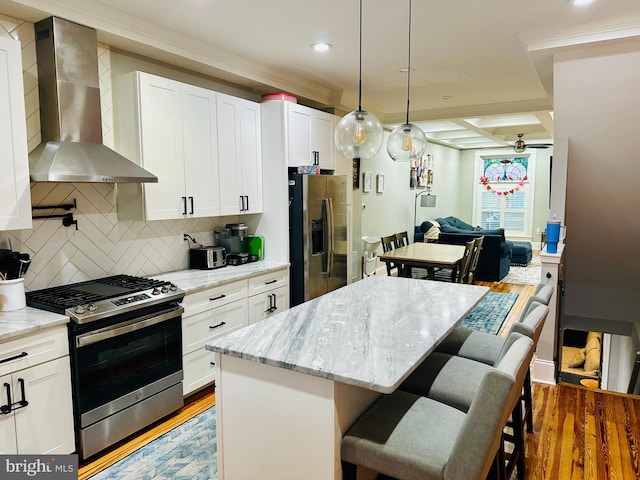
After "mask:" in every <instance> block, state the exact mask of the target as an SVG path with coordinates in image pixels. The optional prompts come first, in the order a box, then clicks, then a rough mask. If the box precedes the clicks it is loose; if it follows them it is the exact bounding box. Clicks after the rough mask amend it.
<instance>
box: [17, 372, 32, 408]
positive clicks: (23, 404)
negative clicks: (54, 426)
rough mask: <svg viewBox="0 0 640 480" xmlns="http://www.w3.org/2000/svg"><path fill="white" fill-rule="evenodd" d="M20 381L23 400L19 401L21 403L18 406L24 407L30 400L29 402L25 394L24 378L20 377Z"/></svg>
mask: <svg viewBox="0 0 640 480" xmlns="http://www.w3.org/2000/svg"><path fill="white" fill-rule="evenodd" d="M18 383H19V384H20V395H22V400H20V401H19V402H17V403H18V404H19V405H20V406H19V407H18V408H23V407H26V406H27V405H29V402H27V397H26V396H25V394H24V378H19V379H18Z"/></svg>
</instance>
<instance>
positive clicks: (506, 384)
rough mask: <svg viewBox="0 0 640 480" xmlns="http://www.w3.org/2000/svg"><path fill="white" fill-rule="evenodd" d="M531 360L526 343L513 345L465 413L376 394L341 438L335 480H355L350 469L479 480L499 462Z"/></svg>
mask: <svg viewBox="0 0 640 480" xmlns="http://www.w3.org/2000/svg"><path fill="white" fill-rule="evenodd" d="M531 355H533V342H532V340H531V339H529V338H527V337H524V336H520V338H517V339H516V340H515V341H514V342H513V344H512V346H511V347H510V348H509V351H508V352H507V353H506V354H505V355H504V357H503V358H502V360H501V362H500V368H493V367H489V368H487V369H486V371H485V372H484V373H483V374H482V376H481V377H480V379H479V383H478V386H477V390H476V392H475V396H474V398H473V399H472V401H471V402H470V405H469V407H468V409H466V410H465V411H463V410H460V409H458V408H456V407H453V406H451V405H448V404H446V403H443V402H439V401H437V400H434V399H432V398H428V397H425V396H421V395H416V394H413V393H409V392H404V391H401V390H397V391H395V392H394V393H392V394H390V395H383V396H382V397H380V398H379V399H378V400H377V401H376V402H375V403H374V404H373V405H372V406H371V407H370V408H369V409H368V410H367V411H366V412H365V413H364V414H363V415H362V416H361V417H360V418H359V419H358V420H357V421H356V423H355V424H354V425H353V426H352V427H351V428H350V429H349V430H348V431H347V433H346V435H345V436H344V437H343V439H342V445H341V455H342V464H343V479H344V480H355V478H356V473H357V472H356V470H357V466H358V465H361V466H365V467H367V468H370V469H373V470H375V471H377V472H379V473H382V474H385V475H389V476H391V477H393V478H396V479H398V480H414V479H415V480H417V479H420V480H435V479H437V480H454V479H483V478H485V477H486V476H487V474H489V473H490V471H491V470H492V467H495V466H497V465H498V464H497V463H496V459H497V460H498V461H500V458H501V457H500V454H499V452H501V451H502V448H501V446H502V445H501V444H502V430H503V427H504V425H505V424H506V421H507V419H508V418H509V416H510V414H511V412H512V410H513V408H514V406H515V405H516V404H517V403H519V402H518V399H519V397H520V390H521V388H522V385H521V384H519V383H518V379H522V378H524V371H525V370H526V369H527V368H528V362H529V361H530V358H531ZM495 473H496V475H497V476H498V477H500V475H501V474H500V472H495Z"/></svg>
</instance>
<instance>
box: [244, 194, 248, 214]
mask: <svg viewBox="0 0 640 480" xmlns="http://www.w3.org/2000/svg"><path fill="white" fill-rule="evenodd" d="M244 199H245V200H246V201H245V204H244V211H245V212H246V211H247V210H249V195H245V196H244Z"/></svg>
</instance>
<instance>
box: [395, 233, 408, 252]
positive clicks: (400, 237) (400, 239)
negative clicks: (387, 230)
mask: <svg viewBox="0 0 640 480" xmlns="http://www.w3.org/2000/svg"><path fill="white" fill-rule="evenodd" d="M395 236H396V238H395V241H394V244H395V247H396V248H400V247H406V246H407V245H409V235H408V234H407V232H406V231H404V232H399V233H396V235H395Z"/></svg>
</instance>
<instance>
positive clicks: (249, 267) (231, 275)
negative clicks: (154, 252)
mask: <svg viewBox="0 0 640 480" xmlns="http://www.w3.org/2000/svg"><path fill="white" fill-rule="evenodd" d="M288 266H289V264H288V263H285V262H275V261H269V260H263V261H260V262H251V263H245V264H244V265H227V266H226V267H222V268H216V269H213V270H179V271H176V272H170V273H164V274H161V275H151V276H152V277H153V278H155V279H158V280H165V281H168V282H171V283H173V284H175V285H177V286H178V287H179V288H181V289H182V290H184V291H185V292H186V293H193V292H197V291H198V290H203V289H205V288H211V287H216V286H218V285H224V284H225V283H231V282H235V281H237V280H243V279H245V278H251V277H255V276H256V275H262V274H264V273H270V272H275V271H276V270H280V269H281V268H286V267H288Z"/></svg>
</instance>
